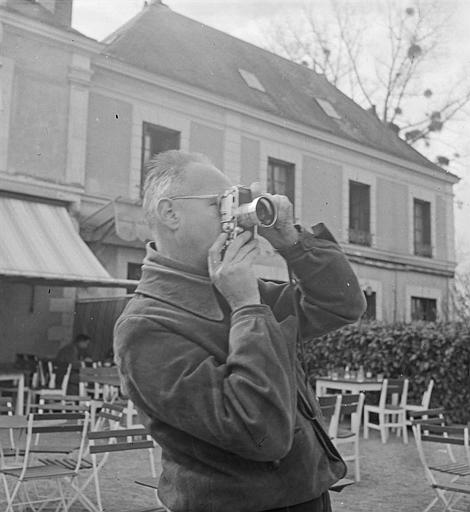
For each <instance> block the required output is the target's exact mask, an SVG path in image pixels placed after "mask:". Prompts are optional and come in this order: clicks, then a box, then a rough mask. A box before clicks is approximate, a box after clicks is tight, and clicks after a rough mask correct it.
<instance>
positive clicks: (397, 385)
mask: <svg viewBox="0 0 470 512" xmlns="http://www.w3.org/2000/svg"><path fill="white" fill-rule="evenodd" d="M407 395H408V379H384V380H383V382H382V390H381V391H380V398H379V405H365V406H364V439H368V438H369V428H372V429H376V430H380V437H381V439H382V443H384V444H385V443H386V442H387V438H388V431H389V429H393V428H395V429H400V430H401V431H402V433H403V442H404V443H405V444H406V443H408V433H407V430H406V409H405V406H406V400H407ZM397 397H398V400H396V398H397ZM372 414H375V415H376V416H377V417H378V423H374V422H372V421H371V415H372ZM398 432H399V431H398Z"/></svg>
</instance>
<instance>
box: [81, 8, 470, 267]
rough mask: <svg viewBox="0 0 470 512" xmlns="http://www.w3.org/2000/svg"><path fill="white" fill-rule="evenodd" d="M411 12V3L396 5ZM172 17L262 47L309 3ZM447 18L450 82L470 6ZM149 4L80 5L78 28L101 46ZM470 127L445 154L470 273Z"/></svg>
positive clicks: (469, 29) (463, 127)
mask: <svg viewBox="0 0 470 512" xmlns="http://www.w3.org/2000/svg"><path fill="white" fill-rule="evenodd" d="M341 1H345V2H355V3H356V4H357V5H363V6H364V8H367V9H370V7H371V6H373V5H374V0H341ZM394 1H395V2H402V3H403V5H404V6H406V0H394ZM164 3H165V4H166V5H168V6H169V7H170V8H171V9H172V10H173V11H175V12H178V13H180V14H183V15H185V16H188V17H190V18H193V19H196V20H198V21H200V22H202V23H205V24H206V25H210V26H212V27H215V28H217V29H219V30H222V31H224V32H227V33H229V34H231V35H233V36H235V37H239V38H240V39H245V40H247V41H250V42H252V43H254V44H258V45H259V44H261V42H262V41H263V35H262V32H263V26H265V24H266V23H268V22H269V20H270V19H271V18H273V17H275V16H284V15H285V14H287V13H292V12H295V10H296V9H298V8H301V7H302V6H303V5H304V4H305V3H306V2H305V0H219V1H215V0H213V1H210V0H165V1H164ZM308 3H309V4H310V5H313V6H314V7H315V8H318V9H319V10H320V9H325V8H326V6H327V5H328V3H329V0H309V1H308ZM438 3H439V6H440V7H441V8H442V9H443V11H444V13H445V14H446V15H448V16H451V27H452V30H451V31H450V33H449V34H448V36H449V37H448V44H447V45H446V47H445V50H444V51H445V52H446V54H445V59H444V62H446V68H445V69H441V68H439V69H438V70H437V71H436V73H437V76H438V77H439V78H441V79H442V80H446V79H447V77H448V76H449V75H454V76H455V75H456V74H458V73H461V72H462V70H463V69H468V71H469V72H470V0H439V2H438ZM143 5H144V0H75V1H74V13H73V26H74V28H76V29H77V30H79V31H81V32H82V33H84V34H85V35H87V36H89V37H93V38H94V39H97V40H101V39H103V38H104V37H105V36H107V35H108V34H110V33H111V32H113V31H114V30H115V29H117V28H118V27H119V26H121V25H122V24H124V23H125V22H126V21H128V20H129V19H130V18H132V17H133V16H135V15H136V14H137V13H138V12H139V11H140V10H141V9H142V7H143ZM468 110H469V121H465V122H462V123H460V124H459V125H456V126H454V127H453V129H452V130H448V132H447V133H446V134H445V136H446V146H443V150H442V154H445V153H446V151H447V153H448V151H449V148H450V147H451V145H453V143H454V142H456V146H457V147H458V149H459V152H460V154H461V156H460V158H459V159H458V160H456V161H455V162H454V163H453V164H452V167H451V168H450V169H449V170H451V171H452V172H454V173H455V174H457V175H458V176H459V177H460V178H462V180H461V182H460V183H459V184H458V185H457V186H456V187H455V192H456V200H457V201H456V208H455V217H456V231H457V236H456V243H457V249H458V252H459V254H460V256H461V259H465V260H467V259H468V261H469V269H470V229H469V227H468V226H469V223H470V108H469V109H468Z"/></svg>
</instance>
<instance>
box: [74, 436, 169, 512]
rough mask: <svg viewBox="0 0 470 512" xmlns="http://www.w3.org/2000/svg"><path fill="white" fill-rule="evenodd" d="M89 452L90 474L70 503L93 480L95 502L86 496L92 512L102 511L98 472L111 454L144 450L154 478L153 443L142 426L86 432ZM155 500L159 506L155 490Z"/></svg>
mask: <svg viewBox="0 0 470 512" xmlns="http://www.w3.org/2000/svg"><path fill="white" fill-rule="evenodd" d="M88 441H89V454H90V456H91V464H92V467H91V474H90V475H88V476H87V478H86V479H85V480H84V481H83V482H82V483H81V485H80V489H79V491H78V492H77V495H76V496H75V497H74V499H72V501H71V502H70V505H71V504H72V503H73V502H74V501H75V499H80V497H81V496H83V494H84V490H85V489H86V488H87V487H88V486H89V485H90V484H91V482H92V481H93V482H94V484H95V495H96V503H93V502H92V501H91V500H90V499H89V498H88V497H87V498H86V500H87V507H88V508H89V510H92V511H94V512H103V510H104V509H103V503H102V497H101V488H100V481H99V473H100V471H101V469H102V468H103V466H104V465H105V464H106V462H107V461H108V458H109V456H110V455H111V454H113V453H114V454H115V453H118V452H123V451H126V452H127V451H131V450H146V451H147V452H148V460H149V466H150V474H151V477H152V479H154V480H156V478H157V471H156V465H155V443H154V441H153V439H152V438H151V437H150V435H149V434H148V432H147V430H146V429H144V428H131V429H117V430H96V431H94V432H89V433H88ZM155 500H156V502H157V506H160V505H161V504H160V501H159V499H158V496H157V493H156V491H155Z"/></svg>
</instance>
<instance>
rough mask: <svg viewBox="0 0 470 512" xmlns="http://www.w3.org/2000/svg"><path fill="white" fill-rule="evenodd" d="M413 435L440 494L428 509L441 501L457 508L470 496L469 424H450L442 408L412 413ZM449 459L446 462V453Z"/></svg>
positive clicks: (446, 506)
mask: <svg viewBox="0 0 470 512" xmlns="http://www.w3.org/2000/svg"><path fill="white" fill-rule="evenodd" d="M411 416H412V419H411V423H412V429H413V435H414V438H415V441H416V448H417V450H418V454H419V458H420V461H421V464H422V466H423V469H424V473H425V476H426V480H427V481H428V484H429V485H430V486H431V488H432V489H433V490H434V492H435V493H436V497H435V498H434V499H433V500H432V501H431V502H430V503H429V505H428V506H427V507H426V508H425V512H427V511H429V510H430V509H431V508H433V507H434V505H435V504H436V503H437V502H438V501H439V500H440V501H442V503H443V505H444V510H448V511H454V510H462V509H456V508H455V506H456V505H457V503H458V502H459V501H460V500H461V499H462V498H463V497H464V496H467V497H469V496H470V484H469V481H468V477H469V476H470V446H469V427H468V426H462V425H446V424H445V421H444V414H443V410H442V409H438V410H436V409H431V410H428V411H418V412H416V413H415V412H412V413H411ZM446 452H447V454H448V458H447V460H446V461H444V462H443V454H445V453H446Z"/></svg>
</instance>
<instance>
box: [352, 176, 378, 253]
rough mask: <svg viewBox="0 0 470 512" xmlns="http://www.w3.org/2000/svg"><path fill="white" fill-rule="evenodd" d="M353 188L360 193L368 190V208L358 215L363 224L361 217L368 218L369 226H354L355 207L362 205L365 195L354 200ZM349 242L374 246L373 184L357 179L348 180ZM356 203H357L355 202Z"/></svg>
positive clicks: (359, 221)
mask: <svg viewBox="0 0 470 512" xmlns="http://www.w3.org/2000/svg"><path fill="white" fill-rule="evenodd" d="M353 190H356V191H358V192H359V195H361V194H363V193H364V192H366V193H367V194H366V195H367V208H366V209H365V210H363V211H359V214H358V215H357V220H358V223H359V224H361V217H365V218H366V222H365V224H367V226H365V225H364V226H359V228H355V227H354V226H353V220H356V219H355V218H353V208H355V207H357V206H361V205H362V200H363V199H364V198H363V197H356V198H355V200H354V201H352V199H353V197H352V196H353V194H352V192H353ZM348 192H349V193H348V197H349V201H348V209H349V212H348V243H350V244H354V245H361V246H365V247H371V246H372V231H371V210H372V204H371V203H372V201H371V186H370V184H368V183H363V182H361V181H357V180H352V179H349V180H348ZM353 203H355V204H353Z"/></svg>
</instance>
